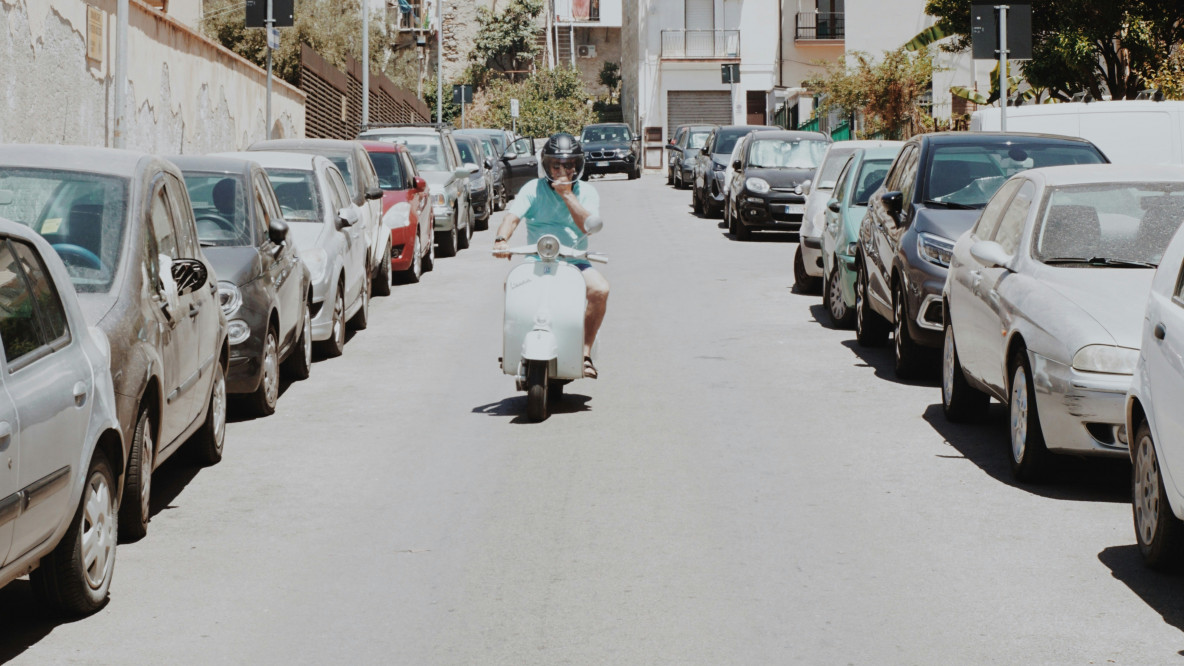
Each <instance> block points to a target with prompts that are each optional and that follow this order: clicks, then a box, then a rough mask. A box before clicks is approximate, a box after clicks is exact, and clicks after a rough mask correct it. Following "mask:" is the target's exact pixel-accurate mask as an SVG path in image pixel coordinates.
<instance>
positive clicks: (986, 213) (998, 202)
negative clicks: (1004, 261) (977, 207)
mask: <svg viewBox="0 0 1184 666" xmlns="http://www.w3.org/2000/svg"><path fill="white" fill-rule="evenodd" d="M1020 184H1021V183H1020V181H1018V180H1017V181H1014V182H1011V183H1007V184H1005V185H1004V186H1003V187H1001V188H999V191H998V192H996V193H995V196H993V197H991V200H990V201H988V202H987V207H986V208H984V209H983V214H982V215H980V216H979V218H978V222H975V223H974V229H972V230H971V232H970V233H971V234H973V235H974V237H975V238H977V239H979V240H987V239H989V238H990V237H991V235H992V234H994V233H995V227H997V226H998V225H999V218H1000V217H1001V216H1002V215H1003V211H1004V210H1005V209H1006V208H1007V202H1009V201H1011V195H1013V194H1015V191H1016V190H1017V189H1019V187H1020Z"/></svg>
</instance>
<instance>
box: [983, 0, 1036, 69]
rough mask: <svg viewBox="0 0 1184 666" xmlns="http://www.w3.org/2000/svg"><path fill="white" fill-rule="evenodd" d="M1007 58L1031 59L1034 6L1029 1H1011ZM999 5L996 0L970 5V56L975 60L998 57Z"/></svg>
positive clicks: (1008, 4) (1008, 6)
mask: <svg viewBox="0 0 1184 666" xmlns="http://www.w3.org/2000/svg"><path fill="white" fill-rule="evenodd" d="M1005 6H1006V8H1007V59H1008V60H1031V59H1032V5H1031V4H1030V2H1029V1H1028V0H1008V3H1007V5H1005ZM999 7H1000V5H998V4H996V3H994V2H988V3H977V2H976V3H974V4H972V5H971V6H970V36H971V39H972V40H973V46H972V48H971V55H972V56H973V57H974V59H975V60H997V59H998V58H999Z"/></svg>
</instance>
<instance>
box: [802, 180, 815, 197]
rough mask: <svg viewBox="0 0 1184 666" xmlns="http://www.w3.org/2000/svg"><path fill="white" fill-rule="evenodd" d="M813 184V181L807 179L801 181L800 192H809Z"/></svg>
mask: <svg viewBox="0 0 1184 666" xmlns="http://www.w3.org/2000/svg"><path fill="white" fill-rule="evenodd" d="M813 185H814V183H813V181H809V180H807V181H806V182H804V183H802V185H801V187H802V194H809V193H810V190H811V189H812V188H813Z"/></svg>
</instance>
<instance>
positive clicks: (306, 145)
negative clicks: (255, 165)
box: [248, 139, 359, 154]
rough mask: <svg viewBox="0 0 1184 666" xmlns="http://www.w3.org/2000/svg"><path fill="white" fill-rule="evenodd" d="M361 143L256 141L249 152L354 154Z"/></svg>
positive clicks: (298, 140)
mask: <svg viewBox="0 0 1184 666" xmlns="http://www.w3.org/2000/svg"><path fill="white" fill-rule="evenodd" d="M358 145H359V143H358V142H357V141H353V140H347V139H268V140H265V141H256V142H255V143H252V144H251V147H250V148H249V149H248V150H252V151H255V150H283V151H304V152H309V153H319V154H330V153H331V154H346V153H350V152H353V151H354V149H356V148H357V147H358Z"/></svg>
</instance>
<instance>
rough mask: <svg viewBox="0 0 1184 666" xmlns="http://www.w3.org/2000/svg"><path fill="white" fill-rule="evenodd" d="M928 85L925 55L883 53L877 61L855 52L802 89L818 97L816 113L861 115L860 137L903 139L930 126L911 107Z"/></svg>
mask: <svg viewBox="0 0 1184 666" xmlns="http://www.w3.org/2000/svg"><path fill="white" fill-rule="evenodd" d="M932 80H933V58H932V57H931V56H930V54H929V50H928V49H920V50H917V51H914V52H909V51H907V50H905V49H904V48H903V47H902V48H899V49H896V50H895V51H885V52H884V57H883V58H881V59H880V60H879V61H872V60H871V57H870V56H869V55H868V54H867V53H863V52H860V51H852V52H849V53H846V54H844V55H843V56H841V57H840V58H839V60H838V62H836V63H831V64H828V65H827V66H826V69H825V71H824V72H822V73H820V74H816V75H814V76H812V77H810V78H809V79H806V80H805V81H803V82H802V85H803V86H805V87H806V88H808V89H809V90H812V91H814V92H816V93H820V94H821V101H820V103H819V110H820V111H827V110H829V109H832V108H837V109H839V110H841V111H842V112H843V114H844V115H852V114H854V113H856V112H860V113H862V114H863V116H864V119H865V120H866V122H867V130H866V131H865V134H867V135H871V134H879V133H882V134H885V135H887V136H889V137H891V138H906V137H908V136H910V135H912V134H916V133H918V132H920V131H923V130H924V128H926V127H928V126H930V125H931V124H932V121H931V120H929V119H928V118H927V116H928V114H926V113H925V111H923V110H922V109H921V108H920V107H919V105H918V104H917V102H918V101H919V100H920V98H921V96H922V95H924V94H925V93H926V92H927V91H928V90H929V87H930V85H931V82H932Z"/></svg>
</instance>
